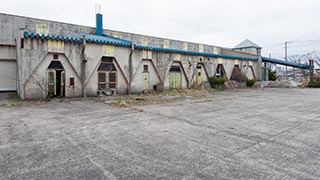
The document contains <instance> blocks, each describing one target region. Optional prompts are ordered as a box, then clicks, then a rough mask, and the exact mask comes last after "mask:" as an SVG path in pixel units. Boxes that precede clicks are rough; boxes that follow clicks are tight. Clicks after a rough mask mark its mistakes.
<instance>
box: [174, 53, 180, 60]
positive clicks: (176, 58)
mask: <svg viewBox="0 0 320 180" xmlns="http://www.w3.org/2000/svg"><path fill="white" fill-rule="evenodd" d="M173 60H174V61H181V54H174V57H173Z"/></svg>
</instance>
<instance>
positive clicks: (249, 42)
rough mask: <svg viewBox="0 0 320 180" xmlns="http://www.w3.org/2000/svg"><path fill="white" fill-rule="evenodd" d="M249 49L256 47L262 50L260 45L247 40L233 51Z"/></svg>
mask: <svg viewBox="0 0 320 180" xmlns="http://www.w3.org/2000/svg"><path fill="white" fill-rule="evenodd" d="M248 47H255V48H259V49H261V48H262V47H260V46H259V45H257V44H256V43H254V42H252V41H250V40H249V39H246V40H244V41H242V42H241V43H240V44H238V45H236V46H235V47H234V48H233V49H240V48H248Z"/></svg>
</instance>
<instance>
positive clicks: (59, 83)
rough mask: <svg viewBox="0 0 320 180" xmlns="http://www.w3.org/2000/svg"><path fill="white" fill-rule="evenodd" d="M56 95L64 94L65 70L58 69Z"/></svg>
mask: <svg viewBox="0 0 320 180" xmlns="http://www.w3.org/2000/svg"><path fill="white" fill-rule="evenodd" d="M56 80H57V83H56V90H57V91H56V96H64V89H65V88H64V71H63V70H56Z"/></svg>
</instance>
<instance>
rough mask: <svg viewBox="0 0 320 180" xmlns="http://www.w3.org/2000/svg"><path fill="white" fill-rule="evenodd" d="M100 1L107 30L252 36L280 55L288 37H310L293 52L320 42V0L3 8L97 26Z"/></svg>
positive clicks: (215, 41) (39, 0) (203, 37)
mask: <svg viewBox="0 0 320 180" xmlns="http://www.w3.org/2000/svg"><path fill="white" fill-rule="evenodd" d="M96 3H99V4H101V13H102V14H103V15H104V28H105V29H112V30H119V31H127V32H133V33H138V34H145V35H152V36H159V37H164V38H173V39H179V40H186V41H191V42H198V43H204V44H212V45H218V46H224V47H234V46H235V45H237V44H238V43H240V42H241V41H242V40H244V39H250V40H252V41H253V42H255V43H257V44H258V45H260V46H262V47H264V49H263V54H264V55H268V54H269V53H272V55H273V56H274V57H277V58H282V57H283V56H284V42H285V41H294V40H299V41H305V42H295V43H292V44H290V48H289V54H292V55H293V54H300V53H306V52H308V51H312V50H319V48H318V47H319V45H320V40H319V39H320V23H319V19H320V1H319V0H264V1H262V0H219V1H218V0H50V1H46V0H1V6H0V12H1V13H8V14H16V15H22V16H30V17H36V18H41V19H49V20H54V21H62V22H67V23H74V24H81V25H88V26H92V27H94V26H95V16H94V14H95V4H96ZM306 40H313V41H306ZM315 40H318V41H315Z"/></svg>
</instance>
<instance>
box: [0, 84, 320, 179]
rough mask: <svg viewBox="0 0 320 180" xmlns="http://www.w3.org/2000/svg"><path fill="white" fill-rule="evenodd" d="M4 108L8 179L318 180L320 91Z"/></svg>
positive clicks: (2, 154)
mask: <svg viewBox="0 0 320 180" xmlns="http://www.w3.org/2000/svg"><path fill="white" fill-rule="evenodd" d="M210 98H211V100H206V101H196V100H191V99H189V100H185V101H181V102H175V103H168V104H158V105H145V106H140V107H138V108H139V109H142V110H143V112H139V111H136V110H132V109H130V108H116V107H112V106H110V105H107V104H104V103H100V102H96V101H93V100H91V101H89V100H85V101H81V100H77V101H70V102H49V103H44V104H40V105H24V106H16V107H1V108H0V179H5V180H7V179H39V180H40V179H41V180H45V179H50V180H51V179H90V180H94V179H110V180H115V179H136V180H142V179H184V180H195V179H208V180H212V179H263V180H265V179H288V180H289V179H290V180H291V179H297V180H303V179H320V109H319V108H320V91H319V90H317V89H265V90H240V91H236V92H232V91H224V92H216V93H214V94H213V95H212V97H210Z"/></svg>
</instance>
